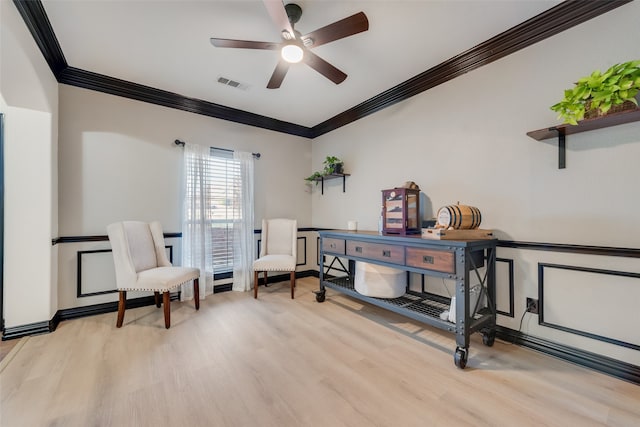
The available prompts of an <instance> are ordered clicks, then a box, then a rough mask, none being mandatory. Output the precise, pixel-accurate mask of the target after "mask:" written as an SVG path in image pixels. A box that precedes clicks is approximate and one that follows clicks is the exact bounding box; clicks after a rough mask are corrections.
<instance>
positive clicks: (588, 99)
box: [551, 60, 640, 125]
mask: <svg viewBox="0 0 640 427" xmlns="http://www.w3.org/2000/svg"><path fill="white" fill-rule="evenodd" d="M639 92H640V60H635V61H628V62H624V63H622V64H616V65H614V66H612V67H611V68H609V69H608V70H607V71H605V72H604V73H602V72H600V70H596V71H594V72H593V73H591V75H589V76H586V77H582V78H581V79H579V80H578V81H577V82H576V83H575V87H574V88H573V89H567V90H565V91H564V98H563V99H562V101H560V102H558V103H557V104H555V105H553V106H551V109H552V110H553V111H555V112H557V113H558V118H559V119H562V120H564V122H565V123H568V124H572V125H577V124H578V121H580V120H583V119H585V118H594V117H598V116H599V115H604V114H607V113H608V112H614V111H621V110H627V109H634V108H637V106H638V100H637V99H636V96H638V93H639Z"/></svg>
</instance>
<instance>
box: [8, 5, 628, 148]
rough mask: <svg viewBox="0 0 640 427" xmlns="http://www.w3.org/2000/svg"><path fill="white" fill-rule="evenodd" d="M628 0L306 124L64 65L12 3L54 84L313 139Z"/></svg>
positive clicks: (532, 27) (564, 11)
mask: <svg viewBox="0 0 640 427" xmlns="http://www.w3.org/2000/svg"><path fill="white" fill-rule="evenodd" d="M630 1H631V0H609V1H584V0H567V1H564V2H562V3H560V4H558V5H556V6H554V7H552V8H550V9H549V10H547V11H545V12H543V13H541V14H539V15H537V16H534V17H533V18H531V19H529V20H527V21H525V22H523V23H521V24H519V25H516V26H515V27H513V28H511V29H509V30H507V31H505V32H503V33H501V34H498V35H497V36H495V37H492V38H490V39H489V40H487V41H485V42H483V43H481V44H479V45H477V46H475V47H473V48H471V49H469V50H467V51H466V52H462V53H460V54H459V55H456V56H454V57H453V58H450V59H448V60H447V61H445V62H443V63H441V64H439V65H437V66H435V67H432V68H430V69H429V70H427V71H425V72H423V73H421V74H418V75H416V76H415V77H413V78H411V79H409V80H407V81H405V82H403V83H401V84H399V85H397V86H394V87H392V88H390V89H388V90H386V91H384V92H382V93H380V94H378V95H376V96H374V97H372V98H370V99H368V100H366V101H363V102H362V103H360V104H358V105H356V106H354V107H352V108H350V109H348V110H346V111H343V112H342V113H340V114H338V115H336V116H334V117H332V118H330V119H328V120H326V121H324V122H322V123H319V124H317V125H315V126H313V127H312V128H309V127H306V126H301V125H298V124H295V123H289V122H284V121H281V120H277V119H274V118H271V117H266V116H262V115H259V114H254V113H250V112H247V111H243V110H238V109H235V108H231V107H225V106H223V105H220V104H215V103H212V102H208V101H204V100H201V99H195V98H189V97H185V96H183V95H179V94H176V93H172V92H167V91H164V90H161V89H156V88H152V87H149V86H144V85H141V84H138V83H134V82H129V81H125V80H120V79H116V78H114V77H110V76H105V75H102V74H97V73H92V72H90V71H86V70H82V69H79V68H75V67H73V66H69V65H68V64H67V62H66V60H65V57H64V54H63V52H62V49H61V48H60V44H59V43H58V40H57V37H56V35H55V33H54V31H53V28H52V27H51V24H50V22H49V19H48V17H47V14H46V12H45V10H44V7H43V5H42V2H41V1H40V0H14V3H15V5H16V7H17V8H18V11H19V12H20V14H21V15H22V18H23V19H24V21H25V24H26V25H27V28H28V29H29V31H30V32H31V34H32V36H33V38H34V40H35V41H36V43H37V45H38V47H39V48H40V51H41V52H42V55H43V56H44V58H45V60H46V61H47V63H48V64H49V67H50V68H51V71H52V72H53V74H54V76H55V77H56V79H57V80H58V82H60V83H64V84H68V85H72V86H76V87H81V88H85V89H90V90H95V91H98V92H103V93H107V94H111V95H117V96H122V97H125V98H129V99H135V100H138V101H143V102H148V103H151V104H156V105H161V106H164V107H169V108H175V109H178V110H183V111H188V112H191V113H195V114H201V115H205V116H209V117H214V118H218V119H222V120H228V121H231V122H236V123H241V124H244V125H248V126H255V127H259V128H263V129H269V130H273V131H276V132H282V133H287V134H290V135H297V136H301V137H304V138H311V139H313V138H316V137H318V136H321V135H324V134H326V133H328V132H331V131H332V130H335V129H337V128H339V127H342V126H345V125H347V124H349V123H352V122H354V121H356V120H359V119H361V118H363V117H366V116H368V115H370V114H373V113H375V112H377V111H380V110H383V109H385V108H387V107H390V106H392V105H394V104H397V103H398V102H401V101H404V100H406V99H408V98H410V97H412V96H414V95H417V94H419V93H422V92H424V91H426V90H428V89H431V88H433V87H435V86H437V85H440V84H442V83H444V82H447V81H449V80H451V79H454V78H456V77H459V76H461V75H463V74H465V73H468V72H469V71H472V70H475V69H477V68H479V67H482V66H483V65H486V64H489V63H491V62H494V61H496V60H498V59H500V58H503V57H505V56H507V55H510V54H512V53H514V52H517V51H519V50H521V49H523V48H526V47H528V46H531V45H532V44H535V43H537V42H539V41H541V40H544V39H546V38H548V37H551V36H554V35H556V34H558V33H561V32H562V31H565V30H567V29H569V28H571V27H574V26H575V25H578V24H581V23H583V22H585V21H588V20H590V19H592V18H595V17H596V16H599V15H602V14H603V13H606V12H609V11H610V10H613V9H615V8H617V7H620V6H622V5H624V4H626V3H629V2H630Z"/></svg>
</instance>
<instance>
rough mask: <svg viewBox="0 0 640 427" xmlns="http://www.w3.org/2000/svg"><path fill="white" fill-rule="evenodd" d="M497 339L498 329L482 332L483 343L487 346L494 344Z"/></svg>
mask: <svg viewBox="0 0 640 427" xmlns="http://www.w3.org/2000/svg"><path fill="white" fill-rule="evenodd" d="M495 340H496V331H488V332H483V333H482V344H484V345H486V346H487V347H491V346H493V343H494V342H495Z"/></svg>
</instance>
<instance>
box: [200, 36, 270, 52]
mask: <svg viewBox="0 0 640 427" xmlns="http://www.w3.org/2000/svg"><path fill="white" fill-rule="evenodd" d="M210 40H211V44H212V45H214V46H215V47H235V48H241V49H266V50H278V49H280V43H271V42H254V41H250V40H231V39H217V38H213V37H212V38H211V39H210Z"/></svg>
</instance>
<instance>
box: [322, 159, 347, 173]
mask: <svg viewBox="0 0 640 427" xmlns="http://www.w3.org/2000/svg"><path fill="white" fill-rule="evenodd" d="M323 164H324V170H323V171H322V172H323V174H324V175H331V174H334V173H342V170H343V169H342V168H343V165H344V163H343V162H342V160H340V159H339V158H337V157H335V156H327V158H326V159H324V162H323Z"/></svg>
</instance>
